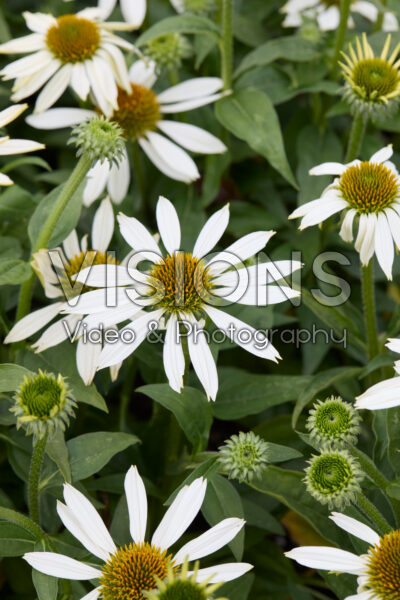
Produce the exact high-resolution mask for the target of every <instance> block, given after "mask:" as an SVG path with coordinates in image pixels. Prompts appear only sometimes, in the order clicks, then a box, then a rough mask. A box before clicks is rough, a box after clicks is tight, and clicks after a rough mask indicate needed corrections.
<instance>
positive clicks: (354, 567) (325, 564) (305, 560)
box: [285, 546, 365, 575]
mask: <svg viewBox="0 0 400 600" xmlns="http://www.w3.org/2000/svg"><path fill="white" fill-rule="evenodd" d="M285 554H286V556H287V557H288V558H292V559H293V560H295V561H296V562H298V563H299V564H300V565H303V567H310V568H311V569H322V570H324V571H337V572H339V573H350V574H352V575H359V574H361V573H362V572H363V570H364V568H365V567H364V562H363V560H362V558H361V557H360V556H357V555H356V554H353V553H352V552H347V550H341V549H339V548H329V547H325V546H303V547H301V548H294V549H293V550H290V552H285Z"/></svg>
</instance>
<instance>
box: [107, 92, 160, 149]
mask: <svg viewBox="0 0 400 600" xmlns="http://www.w3.org/2000/svg"><path fill="white" fill-rule="evenodd" d="M160 118H161V113H160V105H159V103H158V100H157V95H156V94H155V93H154V92H153V90H150V89H149V88H147V87H144V86H143V85H137V84H135V83H132V91H131V93H130V94H127V92H126V91H125V90H123V89H121V88H120V89H119V90H118V110H116V111H115V112H114V114H113V116H112V119H113V121H117V123H119V125H120V126H121V127H122V129H123V130H124V132H125V135H126V137H130V138H132V139H136V138H138V137H140V136H142V135H143V134H144V133H145V132H146V131H152V130H154V129H155V128H156V124H157V122H158V121H159V120H160Z"/></svg>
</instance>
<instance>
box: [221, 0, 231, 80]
mask: <svg viewBox="0 0 400 600" xmlns="http://www.w3.org/2000/svg"><path fill="white" fill-rule="evenodd" d="M221 51H222V80H223V82H224V90H229V89H231V87H232V68H233V0H222V44H221Z"/></svg>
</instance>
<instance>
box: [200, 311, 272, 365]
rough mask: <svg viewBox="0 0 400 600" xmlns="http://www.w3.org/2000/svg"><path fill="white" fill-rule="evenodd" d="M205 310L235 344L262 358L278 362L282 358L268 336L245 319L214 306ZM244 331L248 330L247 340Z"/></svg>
mask: <svg viewBox="0 0 400 600" xmlns="http://www.w3.org/2000/svg"><path fill="white" fill-rule="evenodd" d="M204 310H205V311H206V313H207V314H208V315H209V317H210V319H211V320H212V321H213V322H214V323H215V324H216V326H217V327H220V328H221V329H222V330H223V331H225V333H226V334H227V336H228V337H229V338H230V339H231V340H232V341H233V342H235V344H237V345H238V346H241V347H242V348H244V350H247V352H250V353H251V354H254V355H255V356H259V357H260V358H266V359H268V360H273V361H274V362H277V359H278V358H280V355H279V352H278V351H277V350H276V349H275V348H274V346H273V345H272V344H271V342H270V341H269V340H268V339H267V337H265V336H264V335H261V332H259V331H258V332H257V330H256V329H254V327H251V326H250V325H248V324H247V323H244V321H241V320H240V319H237V318H236V317H232V315H228V314H227V313H225V312H223V311H222V310H219V309H217V308H214V307H213V306H205V307H204ZM243 331H245V332H246V339H245V340H243V333H241V332H243Z"/></svg>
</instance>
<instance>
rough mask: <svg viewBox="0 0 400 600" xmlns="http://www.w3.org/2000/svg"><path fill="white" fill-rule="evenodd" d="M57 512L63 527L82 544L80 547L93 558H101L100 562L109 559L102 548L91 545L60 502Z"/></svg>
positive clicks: (66, 507) (67, 509)
mask: <svg viewBox="0 0 400 600" xmlns="http://www.w3.org/2000/svg"><path fill="white" fill-rule="evenodd" d="M57 512H58V516H59V517H60V519H61V521H62V522H63V523H64V526H65V527H66V528H67V529H68V531H69V532H70V533H72V535H73V536H74V538H76V539H77V540H78V541H79V542H80V543H81V544H82V546H84V547H85V548H86V550H88V551H89V552H90V553H91V554H93V555H94V556H97V557H98V558H101V560H104V561H105V562H106V561H107V560H108V559H109V558H110V554H109V552H106V551H105V550H104V549H103V548H100V547H99V546H97V545H96V544H95V543H93V541H92V540H91V539H90V537H89V536H88V535H87V534H86V532H85V531H84V530H83V529H82V527H81V526H80V524H79V521H78V520H77V519H76V518H75V516H74V513H73V512H72V511H71V509H69V508H68V506H65V504H63V503H62V502H60V500H57Z"/></svg>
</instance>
